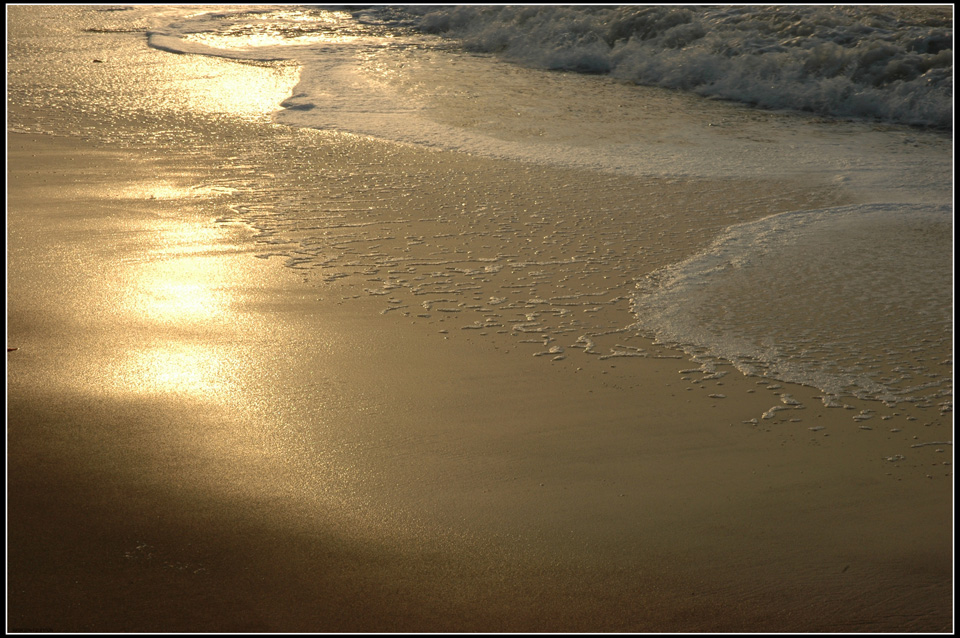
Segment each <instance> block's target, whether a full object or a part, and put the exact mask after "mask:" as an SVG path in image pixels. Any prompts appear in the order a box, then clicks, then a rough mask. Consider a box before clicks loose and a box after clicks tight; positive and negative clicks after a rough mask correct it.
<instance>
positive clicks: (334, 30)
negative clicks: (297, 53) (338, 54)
mask: <svg viewBox="0 0 960 638" xmlns="http://www.w3.org/2000/svg"><path fill="white" fill-rule="evenodd" d="M350 19H351V18H350V14H349V13H346V12H343V11H326V12H323V13H316V12H314V13H305V12H303V11H286V10H280V11H271V12H269V13H266V14H263V15H262V16H261V17H259V19H258V18H257V17H256V16H248V21H247V22H245V23H243V24H236V25H233V26H232V27H230V28H228V29H226V30H225V31H224V32H223V33H217V34H214V33H192V34H189V35H188V36H187V37H186V38H185V39H187V40H190V41H193V42H198V43H200V44H203V45H205V46H209V47H213V48H218V49H241V50H249V49H256V48H259V47H273V46H297V45H304V44H316V43H319V42H348V41H351V40H356V39H357V38H359V37H361V36H362V34H360V33H357V34H352V33H350V31H349V29H344V24H345V23H347V22H349V21H350Z"/></svg>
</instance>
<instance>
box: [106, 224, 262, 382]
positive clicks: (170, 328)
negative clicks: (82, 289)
mask: <svg viewBox="0 0 960 638" xmlns="http://www.w3.org/2000/svg"><path fill="white" fill-rule="evenodd" d="M228 232H229V231H228V230H227V229H225V228H222V227H218V226H216V225H215V224H214V223H213V222H212V221H209V220H203V219H193V220H187V221H182V220H177V221H175V220H165V221H162V222H160V224H159V226H158V227H157V233H156V234H152V233H151V234H148V235H146V237H150V239H148V240H146V241H147V242H148V245H147V246H144V250H145V253H146V254H145V255H144V256H143V258H142V261H141V262H140V263H138V264H135V265H133V266H132V268H131V273H130V274H131V275H132V276H130V277H127V278H124V283H123V284H122V285H123V287H124V289H123V290H122V291H120V293H121V294H120V298H121V299H122V300H123V301H122V303H121V306H120V308H118V311H119V312H120V313H122V314H123V315H125V316H127V317H128V318H129V319H130V320H131V321H132V322H134V323H135V324H136V325H140V326H144V327H146V328H147V329H150V330H156V331H157V339H156V340H155V341H154V342H153V344H152V345H151V346H149V347H147V348H141V349H137V350H133V351H130V352H128V353H127V354H126V355H125V356H124V357H123V359H122V360H121V361H119V362H118V364H117V367H116V368H115V369H114V370H113V375H112V381H113V383H112V385H113V386H114V388H115V389H116V390H117V391H119V392H133V393H137V394H142V393H176V394H178V395H184V394H190V395H196V396H203V397H207V398H214V397H215V396H216V397H219V398H223V397H226V396H230V395H234V394H235V392H234V391H233V389H232V388H231V384H232V383H234V381H231V379H234V380H236V379H238V378H239V376H240V370H239V367H240V365H241V364H240V362H239V361H237V360H236V357H235V356H234V355H233V354H232V349H231V348H230V347H226V346H224V347H221V344H218V343H217V341H216V340H215V341H214V343H213V344H211V342H210V339H208V338H199V339H198V338H197V336H198V335H201V336H203V335H208V334H209V333H210V331H215V332H219V333H220V334H222V336H223V337H224V339H228V335H229V334H230V333H231V332H232V331H236V330H240V329H242V327H243V325H242V324H243V321H242V319H241V316H240V313H239V312H238V311H237V310H236V303H237V292H236V290H237V286H236V283H235V282H236V281H237V277H241V278H242V277H243V275H244V273H243V267H244V264H248V262H249V261H250V260H235V259H230V258H229V253H231V252H235V251H236V250H237V246H236V245H234V244H232V243H230V242H229V241H228V237H226V235H227V233H228ZM239 256H240V255H238V257H239ZM249 266H250V267H252V266H253V265H252V264H249Z"/></svg>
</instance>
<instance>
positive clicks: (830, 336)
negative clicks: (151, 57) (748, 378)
mask: <svg viewBox="0 0 960 638" xmlns="http://www.w3.org/2000/svg"><path fill="white" fill-rule="evenodd" d="M117 13H118V14H119V13H123V14H124V15H123V20H124V21H125V24H134V25H136V29H134V30H133V32H132V33H131V37H138V38H144V39H145V42H146V44H147V46H149V47H152V48H154V49H157V50H160V51H164V52H169V53H171V54H191V55H194V56H200V57H207V58H222V59H229V60H236V61H241V62H245V63H253V64H258V65H267V66H272V67H274V68H283V69H287V71H285V72H286V73H296V79H295V81H294V88H293V90H292V92H291V94H290V95H289V96H287V97H286V98H285V99H284V100H283V101H282V102H281V104H279V105H276V106H277V108H276V110H275V112H274V113H273V114H272V115H271V117H272V119H273V121H274V122H276V123H279V124H282V125H287V126H290V127H297V128H306V129H316V130H319V131H324V132H328V133H335V134H338V135H343V136H347V137H348V138H356V139H362V138H375V139H381V140H388V141H390V142H394V143H396V144H398V145H400V146H415V147H426V148H434V149H443V150H450V151H456V152H458V153H462V154H465V155H476V156H483V157H492V158H502V159H509V160H519V161H521V162H524V163H527V164H530V165H535V166H547V167H551V166H552V167H559V168H564V169H578V170H583V171H588V172H590V173H593V174H595V175H597V176H598V177H597V179H604V176H615V177H618V178H628V179H636V180H662V181H664V183H670V182H672V181H675V180H694V181H696V180H700V181H703V180H708V181H710V183H711V184H716V183H724V182H726V183H731V184H733V183H734V182H735V181H736V183H740V182H749V181H750V180H757V181H766V182H767V183H770V182H771V181H773V182H778V183H779V182H782V183H783V184H784V185H785V186H784V189H785V190H789V189H790V188H791V187H789V186H786V185H787V184H806V185H812V186H816V185H822V186H823V188H824V189H835V190H836V191H838V192H840V193H841V194H842V197H840V199H843V204H842V205H838V206H832V207H823V206H816V207H813V208H809V209H808V208H799V209H797V210H786V211H785V212H780V213H777V214H775V215H772V216H769V217H766V218H763V219H759V220H755V221H750V222H747V223H735V222H734V221H733V220H732V218H733V217H735V215H733V212H735V211H731V222H729V223H722V221H718V220H717V219H716V218H710V219H707V218H706V212H705V213H704V215H705V218H704V220H703V222H704V223H703V227H704V228H711V229H712V228H717V227H719V231H718V232H714V235H713V236H711V237H709V238H708V240H706V241H703V242H701V244H703V246H704V248H703V250H702V251H701V252H699V253H697V254H694V255H686V256H683V258H682V259H677V260H675V261H673V262H671V263H668V264H665V265H662V266H661V267H658V268H657V269H656V270H654V271H653V272H640V271H637V272H634V273H630V272H626V273H623V272H617V274H618V275H620V276H623V277H626V278H629V279H631V280H632V281H634V285H633V286H632V291H631V292H630V295H629V296H630V298H629V300H628V302H629V306H630V310H631V312H632V323H631V324H630V325H629V326H627V325H625V326H622V328H624V329H627V328H629V329H632V330H636V331H639V332H640V333H642V334H644V335H647V336H649V337H650V338H652V339H655V340H657V341H659V342H661V343H664V344H670V345H671V347H675V348H678V349H680V350H683V351H685V352H686V353H687V354H688V356H690V357H693V358H694V359H695V360H698V361H700V362H702V363H703V364H704V365H705V366H712V365H714V364H715V363H716V362H729V363H732V364H733V365H734V366H736V367H737V368H739V369H740V370H741V371H743V372H744V373H747V374H753V375H759V376H762V377H766V378H772V379H777V380H781V381H792V382H800V383H804V384H808V385H812V386H815V387H817V388H819V389H820V390H822V391H823V394H824V402H825V403H827V404H828V405H841V404H842V399H843V397H845V396H856V397H860V398H867V399H876V400H880V401H884V402H886V403H888V404H897V403H900V402H914V403H919V404H921V405H925V406H938V407H939V408H940V409H941V410H944V411H947V410H951V409H952V378H953V375H952V371H953V364H952V342H953V332H952V315H953V292H952V283H953V270H952V255H953V243H952V231H953V207H952V199H953V177H952V150H953V147H952V121H953V66H952V55H953V54H952V36H953V31H952V20H953V14H952V8H951V7H886V6H871V7H853V6H839V7H826V6H781V7H774V6H769V7H745V6H731V7H719V6H718V7H672V6H670V7H668V6H659V7H657V6H627V7H588V6H580V7H544V6H526V7H523V6H521V7H501V6H455V7H437V6H428V7H368V8H351V7H333V6H312V5H298V6H283V7H277V6H245V7H236V6H222V7H188V6H172V7H145V6H136V7H130V8H127V9H125V10H124V11H122V12H120V11H118V12H117ZM118 19H119V18H118ZM291 69H294V70H295V71H291ZM239 90H241V91H242V88H240V89H239ZM302 178H303V180H305V181H307V182H309V181H310V180H311V179H315V178H316V176H312V175H303V176H302ZM392 188H394V189H395V190H403V189H404V188H405V185H404V184H397V185H395V186H393V187H392ZM469 190H470V187H469V185H465V186H464V191H465V192H468V191H469ZM410 196H411V197H413V198H414V199H415V198H416V194H414V193H411V194H410ZM482 197H483V194H482V193H481V194H480V195H479V196H477V197H476V198H475V199H478V200H479V199H482ZM504 197H507V195H504ZM283 201H284V200H283V198H282V197H279V198H278V199H277V201H275V202H272V203H271V204H270V205H269V206H263V207H260V208H257V206H256V205H247V206H243V205H241V206H237V207H236V213H237V215H236V218H235V220H240V221H244V222H247V223H249V224H251V225H252V226H254V227H255V228H257V229H258V231H259V232H260V238H261V240H262V241H264V242H269V243H272V244H275V245H276V246H277V254H281V255H283V256H284V257H285V258H286V259H287V263H288V265H291V266H292V267H295V268H303V269H311V268H312V269H320V270H321V271H325V269H327V268H328V267H331V268H332V267H334V266H344V265H351V264H353V263H360V261H362V260H366V261H367V262H369V261H371V260H372V261H376V264H375V265H377V266H388V267H389V266H390V265H391V264H394V265H395V264H397V263H401V264H404V263H406V264H412V263H414V262H412V261H410V260H411V259H412V258H411V257H408V256H406V255H405V254H401V253H403V252H404V251H409V250H410V249H411V248H416V247H417V246H424V245H426V243H429V242H426V240H424V238H422V237H421V238H412V237H403V238H402V239H403V241H401V240H396V241H395V245H394V244H390V240H391V239H395V238H394V237H392V236H391V235H390V232H389V229H385V228H370V229H367V228H365V227H364V223H365V222H364V221H363V220H362V219H354V218H352V217H350V215H351V214H353V213H351V210H349V209H348V207H344V208H342V209H336V210H334V209H331V211H330V213H329V219H328V220H327V221H326V222H323V223H319V225H316V224H315V225H314V226H309V225H306V230H304V227H305V224H304V223H303V222H302V220H300V219H299V218H298V217H297V216H298V215H301V214H302V213H301V212H298V209H297V207H296V206H286V205H284V203H283ZM267 209H269V210H267ZM651 211H655V213H656V214H657V215H659V216H669V215H670V211H669V210H661V209H660V208H657V207H656V206H652V207H651V205H650V203H649V202H629V201H626V202H620V203H619V204H618V208H617V214H619V215H620V216H621V222H620V226H619V228H618V231H619V233H620V237H619V240H620V242H621V244H622V245H625V246H627V249H628V250H635V251H636V252H638V253H639V252H640V251H645V252H647V253H649V252H656V250H657V246H656V244H655V243H654V242H652V241H651V240H650V239H646V238H645V239H641V238H642V237H643V233H642V231H643V214H651ZM353 212H354V213H355V212H356V211H353ZM457 212H462V211H457ZM472 212H473V213H474V214H476V215H477V216H478V220H482V221H484V222H487V223H488V224H489V225H490V226H491V227H496V228H498V229H499V230H500V231H504V229H506V230H509V229H510V228H513V229H514V230H516V231H517V232H522V233H528V234H530V236H531V237H533V236H535V235H542V234H543V233H546V232H548V230H549V224H548V223H547V222H544V221H543V220H542V219H540V218H539V216H537V218H538V219H533V217H531V219H530V220H528V221H527V222H525V223H522V224H521V223H519V222H517V220H515V219H512V218H511V219H508V218H507V217H508V214H507V212H505V211H504V210H503V209H502V208H500V207H498V206H497V205H495V204H492V203H487V204H479V203H475V206H474V209H473V210H472ZM524 212H526V211H524ZM534 212H536V211H533V212H531V215H532V214H533V213H534ZM442 214H443V212H442V211H441V215H442ZM449 214H453V213H452V212H451V213H449ZM712 214H715V213H712ZM631 215H632V217H631ZM554 223H555V224H556V223H557V222H556V221H555V222H554ZM564 224H566V225H564ZM578 224H579V222H578V220H562V223H561V224H559V225H557V226H556V228H555V229H554V230H552V231H549V232H550V235H549V237H551V241H553V242H554V243H559V244H562V245H568V244H569V245H570V246H571V249H570V250H571V257H570V260H569V262H567V261H564V262H563V263H560V262H556V263H550V262H547V261H537V260H536V259H533V258H530V259H527V260H526V261H523V260H521V261H523V263H522V266H523V268H521V264H520V263H519V262H518V261H517V260H515V259H514V260H511V259H510V258H508V256H507V255H505V254H503V251H501V252H497V251H496V250H491V252H490V254H489V255H482V256H479V257H477V256H475V257H474V258H472V260H465V259H464V258H463V257H462V256H459V255H453V254H452V253H456V252H457V251H456V249H454V248H450V247H448V246H443V245H442V244H443V236H442V234H437V235H436V236H435V237H432V238H431V239H432V242H433V245H432V247H433V248H435V249H436V250H435V251H434V252H433V253H431V254H433V255H434V257H433V260H432V261H431V262H429V264H428V265H427V266H426V267H434V268H445V269H446V270H447V271H455V272H446V273H443V274H442V277H443V278H451V277H452V278H456V277H459V278H460V279H459V280H456V281H455V280H454V279H449V280H446V279H445V280H444V281H449V285H447V286H446V288H443V287H440V288H437V289H447V290H451V291H453V290H454V289H455V287H456V286H460V288H461V289H462V290H468V289H471V285H472V280H471V279H470V278H475V279H477V280H478V281H484V282H490V281H491V280H496V278H497V277H498V276H503V275H504V274H505V273H508V272H510V271H511V270H512V271H514V272H516V271H519V270H522V271H523V273H524V275H525V276H529V277H530V278H531V279H536V278H537V277H546V276H547V275H548V274H550V273H553V275H558V274H559V275H560V276H562V277H571V276H573V273H574V272H577V271H578V270H579V271H581V272H582V271H583V268H584V266H583V264H584V263H591V264H598V265H599V266H598V268H600V269H603V268H606V269H607V270H608V271H612V270H613V269H614V268H616V269H618V271H619V270H622V269H623V267H624V265H626V267H627V268H629V267H630V265H631V264H632V263H633V262H632V261H631V260H630V259H628V258H626V257H625V256H623V258H621V259H620V260H619V261H615V260H613V259H612V258H610V259H607V260H605V261H604V260H603V259H600V258H599V257H592V258H590V259H593V261H590V260H589V259H586V258H584V257H583V255H584V254H586V253H587V251H588V250H591V249H590V248H589V246H586V244H588V243H589V241H585V238H584V237H579V236H578V235H577V232H578V228H579V226H578ZM311 228H312V229H313V230H312V231H311ZM347 231H350V232H352V233H353V234H351V235H348V234H346V233H347ZM368 231H369V234H365V233H368ZM711 232H713V231H711ZM331 233H333V234H334V235H336V241H326V240H325V239H324V238H325V237H327V236H328V235H330V234H331ZM378 233H379V234H378ZM492 236H494V237H495V235H492ZM586 239H589V238H586ZM371 241H375V242H376V243H377V245H378V246H381V248H380V253H376V252H373V251H368V252H351V249H350V248H349V246H350V245H357V244H361V243H363V242H371ZM577 242H581V244H577ZM291 245H292V247H291ZM504 245H506V244H504ZM578 245H579V246H580V247H579V248H573V247H574V246H578ZM592 250H593V251H594V252H593V253H591V254H596V248H594V249H592ZM611 250H612V249H606V252H610V251H611ZM391 251H393V252H391ZM444 251H446V252H444ZM438 254H439V255H446V257H439V258H438V257H436V255H438ZM447 257H449V259H447ZM445 259H446V260H445ZM351 260H353V261H351ZM424 263H426V262H424ZM465 264H466V265H465ZM592 267H593V266H591V268H592ZM411 268H413V266H411ZM457 269H459V270H457ZM341 270H342V269H341ZM338 273H339V271H336V270H335V269H334V274H333V275H330V277H331V278H334V277H336V276H340V275H339V274H338ZM597 274H600V273H599V271H598V273H597ZM430 276H435V277H441V275H439V274H437V273H427V272H422V273H419V274H418V276H417V277H411V278H409V280H404V279H402V278H401V277H399V276H395V277H393V278H392V279H390V280H389V281H386V282H382V287H379V288H376V289H375V290H374V289H373V288H370V289H369V290H368V292H369V293H370V294H379V295H384V296H390V295H393V294H399V292H400V291H404V290H405V291H406V292H407V293H409V294H408V296H410V297H411V298H414V299H415V300H416V295H418V294H419V292H420V291H421V290H422V289H423V287H424V286H425V284H423V283H411V281H413V282H417V281H422V280H423V279H424V278H426V277H430ZM515 284H516V282H513V283H509V282H507V283H505V284H504V285H505V286H506V287H507V288H509V287H511V286H514V287H515ZM523 285H527V284H523ZM531 290H532V289H531ZM604 293H605V290H597V291H594V292H591V291H589V290H586V289H584V290H581V291H580V292H579V293H577V294H571V295H568V296H567V297H565V298H563V299H561V298H560V297H558V296H555V297H548V296H544V295H539V296H538V295H530V298H529V299H526V300H524V301H523V303H519V302H514V301H512V300H511V298H510V297H509V295H508V294H507V291H506V288H505V290H504V291H503V292H502V294H501V293H500V292H498V293H497V295H496V296H495V297H492V298H491V299H489V300H486V304H485V308H486V310H489V311H490V313H488V314H487V319H486V320H485V321H482V322H477V323H476V324H475V325H468V326H464V327H465V328H476V329H478V330H481V329H484V328H491V329H492V328H493V327H495V325H496V324H495V323H494V322H493V321H492V320H491V319H490V317H496V318H497V319H496V321H498V322H500V324H502V325H504V326H505V325H508V324H509V322H510V321H512V322H513V323H512V324H509V325H512V329H513V330H514V331H519V332H521V333H525V332H530V333H535V334H537V336H538V338H539V334H540V333H541V331H542V330H543V329H544V328H543V326H542V324H541V323H540V322H539V320H540V318H541V317H542V316H543V315H544V314H550V313H553V314H554V315H556V316H557V317H560V318H563V317H569V316H570V310H569V308H568V306H570V305H576V304H580V306H576V307H575V310H577V311H581V312H582V313H589V312H590V311H591V310H592V309H593V306H591V305H590V303H592V299H590V296H591V295H594V296H595V298H597V299H599V298H601V297H602V295H603V294H604ZM451 294H453V293H452V292H451ZM417 301H419V300H417ZM401 302H402V300H401V299H400V297H399V296H398V297H396V298H393V297H391V303H395V304H397V307H398V308H399V307H400V304H401ZM571 302H575V303H574V304H572V303H571ZM588 302H590V303H588ZM423 304H425V305H423V310H424V311H426V312H444V311H449V312H451V313H453V312H460V310H459V309H458V308H457V307H455V306H454V305H453V304H447V306H448V307H444V306H443V303H442V300H437V301H433V302H430V301H424V302H423ZM459 305H460V306H462V305H463V304H462V303H461V304H459ZM508 308H509V309H511V310H513V311H514V315H515V318H514V319H510V318H508V317H507V315H506V313H505V309H508ZM493 310H497V311H498V312H500V313H501V314H499V315H497V314H495V313H493ZM518 312H519V314H517V313H518ZM561 323H562V322H561ZM562 325H563V326H564V330H563V331H562V332H563V337H562V338H563V339H565V340H566V342H565V343H563V342H562V341H561V339H556V340H551V339H544V345H545V346H546V349H545V350H544V351H543V352H540V353H538V354H549V355H551V357H556V358H562V357H563V352H564V346H566V347H570V346H571V344H573V343H579V344H584V343H590V335H589V334H587V333H588V331H589V328H590V326H589V325H587V324H584V323H582V322H581V323H578V322H573V321H569V322H567V323H562ZM578 331H580V332H579V333H578ZM575 347H576V346H575ZM585 349H586V351H587V352H590V351H591V349H590V348H589V347H587V348H585ZM621 354H623V353H621Z"/></svg>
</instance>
